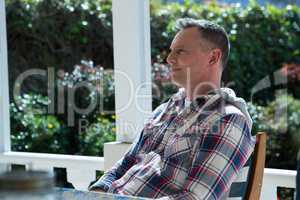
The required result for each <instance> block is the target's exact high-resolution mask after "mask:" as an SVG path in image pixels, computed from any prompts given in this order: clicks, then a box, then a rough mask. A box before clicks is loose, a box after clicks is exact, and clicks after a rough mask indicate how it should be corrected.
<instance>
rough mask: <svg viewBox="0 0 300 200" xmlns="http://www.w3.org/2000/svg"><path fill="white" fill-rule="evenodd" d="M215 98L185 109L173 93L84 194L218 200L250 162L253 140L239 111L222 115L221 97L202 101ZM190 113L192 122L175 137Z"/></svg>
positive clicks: (181, 99) (182, 100)
mask: <svg viewBox="0 0 300 200" xmlns="http://www.w3.org/2000/svg"><path fill="white" fill-rule="evenodd" d="M215 95H216V94H214V93H213V94H209V95H206V96H202V97H201V98H198V99H197V100H195V101H193V102H192V103H191V105H190V106H188V107H185V106H184V103H185V92H184V90H179V92H178V93H177V94H175V95H173V96H172V97H171V99H170V100H169V101H168V102H167V103H165V104H162V105H161V106H159V107H158V108H157V109H156V110H155V111H154V113H153V116H152V117H151V119H150V120H149V121H148V122H147V123H146V125H145V127H144V129H143V131H142V133H141V134H140V136H139V138H138V140H137V141H135V142H134V143H133V145H132V146H131V148H130V149H129V151H128V152H127V153H126V154H125V156H124V157H123V158H122V159H121V160H120V161H119V162H118V163H117V164H116V165H115V166H114V167H112V168H111V169H110V170H109V171H107V172H106V173H105V174H104V175H103V176H102V177H101V178H100V179H99V180H98V181H97V182H96V183H95V184H94V185H92V186H91V187H90V189H91V188H101V189H103V190H105V191H107V192H110V193H117V194H124V195H133V196H142V197H149V198H160V199H164V200H165V199H181V200H182V199H185V200H198V199H220V198H221V197H222V196H223V195H224V194H225V193H226V192H227V191H228V189H229V188H230V185H231V183H232V182H233V181H234V179H235V178H236V176H237V174H238V172H239V170H240V169H241V168H242V167H243V165H244V164H245V163H246V161H247V160H248V158H249V157H250V155H251V153H252V151H253V149H254V145H255V137H253V136H251V127H249V124H247V120H246V118H245V116H244V115H243V114H242V113H241V112H240V113H239V112H228V111H227V110H226V109H227V106H228V105H227V104H226V100H225V99H224V98H223V97H222V95H221V97H220V98H216V99H215V100H214V101H212V102H208V100H209V99H211V98H212V97H213V96H215ZM224 102H225V104H224ZM224 105H226V106H224ZM236 110H238V109H237V108H236ZM199 112H200V113H199ZM195 114H197V115H196V116H197V118H196V119H197V120H195V122H193V123H191V125H190V126H189V127H187V128H186V129H184V131H182V133H179V131H178V130H180V128H181V129H182V127H183V126H184V124H186V123H187V122H188V121H189V120H191V118H192V116H195ZM250 126H251V125H250Z"/></svg>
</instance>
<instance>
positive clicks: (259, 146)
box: [226, 132, 267, 200]
mask: <svg viewBox="0 0 300 200" xmlns="http://www.w3.org/2000/svg"><path fill="white" fill-rule="evenodd" d="M266 138H267V135H266V133H263V132H259V133H257V135H256V144H255V148H254V152H253V153H252V155H251V156H250V158H249V159H248V161H247V163H246V164H245V165H244V167H243V168H242V169H241V171H240V172H239V174H238V177H237V178H236V180H235V181H234V182H233V183H232V185H231V187H230V190H229V193H228V195H227V197H226V200H258V199H259V196H260V191H261V186H262V180H263V173H264V167H265V155H266Z"/></svg>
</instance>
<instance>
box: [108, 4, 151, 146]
mask: <svg viewBox="0 0 300 200" xmlns="http://www.w3.org/2000/svg"><path fill="white" fill-rule="evenodd" d="M112 12H113V40H114V65H115V66H114V71H115V101H116V126H117V127H116V128H117V141H121V142H132V141H133V140H134V138H135V137H136V135H137V134H138V133H139V132H140V130H141V129H142V127H143V124H144V122H145V119H146V118H147V116H149V114H150V113H151V110H152V107H151V102H152V98H151V61H150V60H151V56H150V14H149V0H113V1H112Z"/></svg>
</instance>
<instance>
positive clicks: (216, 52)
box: [209, 49, 222, 65]
mask: <svg viewBox="0 0 300 200" xmlns="http://www.w3.org/2000/svg"><path fill="white" fill-rule="evenodd" d="M221 58H222V51H221V49H213V50H212V51H211V52H210V58H209V64H210V65H213V64H216V63H218V62H221Z"/></svg>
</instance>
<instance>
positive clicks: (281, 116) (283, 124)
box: [249, 95, 300, 170]
mask: <svg viewBox="0 0 300 200" xmlns="http://www.w3.org/2000/svg"><path fill="white" fill-rule="evenodd" d="M249 107H250V109H249V110H250V114H251V116H252V118H253V122H254V126H253V133H256V132H257V131H266V132H267V133H268V140H267V159H266V165H267V167H271V168H280V169H294V170H295V169H296V161H297V152H298V150H299V147H300V100H297V99H294V98H293V97H292V96H286V95H281V96H278V98H276V99H275V100H274V101H272V102H270V103H269V104H268V105H267V106H265V107H262V106H257V105H253V104H249Z"/></svg>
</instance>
